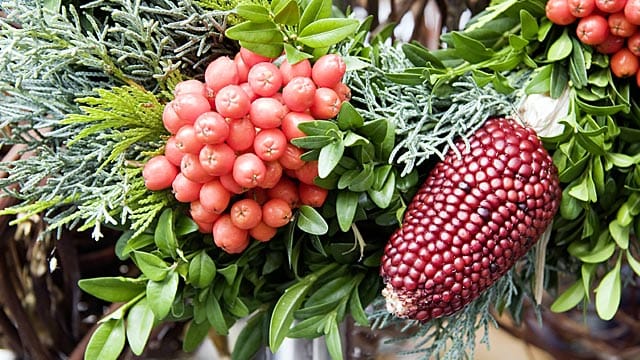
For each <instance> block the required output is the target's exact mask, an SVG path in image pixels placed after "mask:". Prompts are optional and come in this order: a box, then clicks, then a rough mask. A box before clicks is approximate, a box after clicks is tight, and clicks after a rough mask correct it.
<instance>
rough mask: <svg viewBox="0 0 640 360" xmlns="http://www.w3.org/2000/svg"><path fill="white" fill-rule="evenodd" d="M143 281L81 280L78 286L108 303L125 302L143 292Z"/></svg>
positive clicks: (118, 279) (118, 278) (144, 283)
mask: <svg viewBox="0 0 640 360" xmlns="http://www.w3.org/2000/svg"><path fill="white" fill-rule="evenodd" d="M146 283H147V282H146V281H145V280H140V279H131V278H125V277H121V276H118V277H99V278H92V279H81V280H80V281H78V286H79V287H80V289H82V290H83V291H84V292H86V293H89V294H91V295H93V296H95V297H97V298H98V299H102V300H104V301H108V302H126V301H129V300H131V299H133V298H135V297H136V296H138V295H140V294H141V293H142V292H144V289H145V285H146Z"/></svg>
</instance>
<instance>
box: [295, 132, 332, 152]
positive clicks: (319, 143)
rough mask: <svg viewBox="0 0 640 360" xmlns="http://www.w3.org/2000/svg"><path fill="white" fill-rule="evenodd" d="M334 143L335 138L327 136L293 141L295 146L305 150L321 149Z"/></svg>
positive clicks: (313, 136) (315, 136) (304, 137)
mask: <svg viewBox="0 0 640 360" xmlns="http://www.w3.org/2000/svg"><path fill="white" fill-rule="evenodd" d="M334 141H335V138H334V137H331V136H326V135H310V136H303V137H299V138H295V139H291V143H292V144H293V145H295V146H297V147H300V148H303V149H321V148H323V147H325V146H327V145H329V144H331V143H332V142H334Z"/></svg>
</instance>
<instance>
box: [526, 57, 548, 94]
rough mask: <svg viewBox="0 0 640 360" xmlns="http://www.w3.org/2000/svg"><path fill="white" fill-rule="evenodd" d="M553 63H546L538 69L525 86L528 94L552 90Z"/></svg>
mask: <svg viewBox="0 0 640 360" xmlns="http://www.w3.org/2000/svg"><path fill="white" fill-rule="evenodd" d="M552 68H553V65H551V64H549V65H545V66H542V67H539V68H538V69H536V70H535V71H534V73H533V76H531V78H530V80H529V82H528V83H527V85H526V86H525V89H524V90H525V93H526V94H544V93H547V92H549V91H550V90H551V69H552Z"/></svg>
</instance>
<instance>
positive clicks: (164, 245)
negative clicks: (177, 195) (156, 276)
mask: <svg viewBox="0 0 640 360" xmlns="http://www.w3.org/2000/svg"><path fill="white" fill-rule="evenodd" d="M153 241H154V242H155V243H156V246H157V247H158V249H160V251H161V252H162V253H163V254H165V255H167V256H170V257H172V258H176V256H177V248H178V240H177V239H176V233H175V231H174V228H173V209H165V210H164V211H163V212H162V214H160V218H159V219H158V225H156V230H155V233H154V236H153Z"/></svg>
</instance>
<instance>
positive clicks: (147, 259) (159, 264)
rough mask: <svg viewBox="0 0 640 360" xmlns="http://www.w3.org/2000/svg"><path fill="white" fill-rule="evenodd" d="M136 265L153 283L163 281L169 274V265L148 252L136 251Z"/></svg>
mask: <svg viewBox="0 0 640 360" xmlns="http://www.w3.org/2000/svg"><path fill="white" fill-rule="evenodd" d="M133 254H134V258H135V260H136V261H135V262H136V265H137V266H138V268H139V269H140V271H142V273H143V274H144V275H145V276H146V277H147V278H149V280H152V281H162V280H164V278H165V277H167V273H169V265H168V264H167V263H166V262H164V260H162V259H161V258H159V257H157V256H155V255H153V254H151V253H147V252H142V251H135V252H134V253H133Z"/></svg>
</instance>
